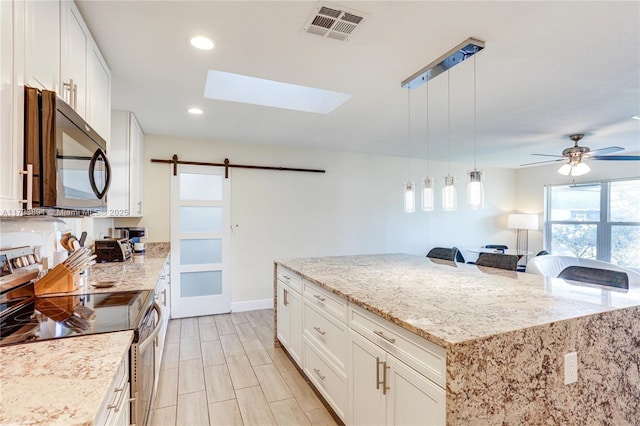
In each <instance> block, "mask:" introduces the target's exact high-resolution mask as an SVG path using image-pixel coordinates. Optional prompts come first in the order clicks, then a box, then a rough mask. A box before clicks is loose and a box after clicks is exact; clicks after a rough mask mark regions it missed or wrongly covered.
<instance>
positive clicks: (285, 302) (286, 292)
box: [283, 288, 289, 306]
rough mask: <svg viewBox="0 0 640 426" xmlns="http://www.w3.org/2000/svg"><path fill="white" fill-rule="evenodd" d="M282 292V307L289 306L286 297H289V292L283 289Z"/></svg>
mask: <svg viewBox="0 0 640 426" xmlns="http://www.w3.org/2000/svg"><path fill="white" fill-rule="evenodd" d="M283 291H284V306H289V300H287V299H288V297H287V296H288V295H289V292H288V291H287V289H286V288H285V289H283Z"/></svg>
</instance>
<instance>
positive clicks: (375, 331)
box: [373, 330, 396, 343]
mask: <svg viewBox="0 0 640 426" xmlns="http://www.w3.org/2000/svg"><path fill="white" fill-rule="evenodd" d="M373 334H375V335H376V336H380V337H382V338H383V339H384V340H386V341H387V342H389V343H395V342H396V339H394V338H393V337H389V336H385V335H384V333H383V332H382V331H378V330H373Z"/></svg>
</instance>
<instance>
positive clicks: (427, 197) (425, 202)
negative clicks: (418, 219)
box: [422, 177, 434, 212]
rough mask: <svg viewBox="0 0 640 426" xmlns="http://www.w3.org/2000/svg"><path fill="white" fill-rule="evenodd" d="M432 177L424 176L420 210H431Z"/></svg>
mask: <svg viewBox="0 0 640 426" xmlns="http://www.w3.org/2000/svg"><path fill="white" fill-rule="evenodd" d="M433 186H434V185H433V178H430V177H426V178H424V183H423V185H422V211H423V212H430V211H433V208H434V206H433V204H434V203H433Z"/></svg>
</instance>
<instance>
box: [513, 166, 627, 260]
mask: <svg viewBox="0 0 640 426" xmlns="http://www.w3.org/2000/svg"><path fill="white" fill-rule="evenodd" d="M560 166H561V164H551V165H548V166H540V167H530V168H525V169H518V170H517V171H516V174H515V175H516V196H515V205H516V206H517V210H518V211H520V212H522V213H535V214H539V216H540V230H538V231H529V250H530V251H533V252H538V251H540V250H542V248H543V241H542V240H543V238H542V237H543V235H542V229H543V226H542V222H543V220H544V186H545V185H570V184H572V183H574V182H575V183H586V182H597V181H603V180H609V179H620V178H629V177H640V163H638V162H636V161H590V162H589V167H591V172H589V173H587V174H586V175H583V176H578V177H572V176H563V175H561V174H560V173H558V169H559V168H560Z"/></svg>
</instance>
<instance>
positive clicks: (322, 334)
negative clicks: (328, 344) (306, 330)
mask: <svg viewBox="0 0 640 426" xmlns="http://www.w3.org/2000/svg"><path fill="white" fill-rule="evenodd" d="M313 329H314V330H315V331H317V332H318V333H319V334H320V335H321V336H324V335H325V334H327V332H326V331H323V330H322V329H321V328H320V327H313Z"/></svg>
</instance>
